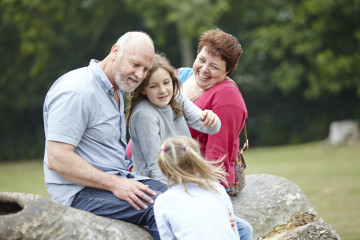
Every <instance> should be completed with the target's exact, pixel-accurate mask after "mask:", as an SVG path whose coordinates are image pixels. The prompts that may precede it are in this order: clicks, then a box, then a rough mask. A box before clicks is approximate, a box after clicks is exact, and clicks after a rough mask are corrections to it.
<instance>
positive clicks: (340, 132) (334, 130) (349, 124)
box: [328, 120, 360, 146]
mask: <svg viewBox="0 0 360 240" xmlns="http://www.w3.org/2000/svg"><path fill="white" fill-rule="evenodd" d="M349 140H351V141H355V142H358V141H359V140H360V131H359V123H358V121H356V120H342V121H334V122H332V123H331V124H330V129H329V137H328V141H329V143H330V144H331V145H333V146H337V145H339V144H343V143H345V142H346V141H349Z"/></svg>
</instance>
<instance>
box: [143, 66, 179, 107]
mask: <svg viewBox="0 0 360 240" xmlns="http://www.w3.org/2000/svg"><path fill="white" fill-rule="evenodd" d="M173 93H174V86H173V82H172V79H171V77H170V74H169V72H168V71H166V70H165V69H163V68H158V69H157V70H156V71H155V72H153V74H152V75H151V77H150V79H149V84H148V85H147V86H146V87H145V88H144V90H143V91H142V94H144V95H146V96H147V98H148V99H149V101H150V102H152V103H153V104H155V105H157V106H159V107H164V106H166V105H168V104H169V102H170V100H171V98H172V96H173Z"/></svg>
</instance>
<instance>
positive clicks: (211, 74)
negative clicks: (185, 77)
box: [193, 46, 227, 91]
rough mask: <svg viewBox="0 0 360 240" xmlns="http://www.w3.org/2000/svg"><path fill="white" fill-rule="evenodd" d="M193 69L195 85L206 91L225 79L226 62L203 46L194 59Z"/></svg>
mask: <svg viewBox="0 0 360 240" xmlns="http://www.w3.org/2000/svg"><path fill="white" fill-rule="evenodd" d="M193 71H194V77H195V80H196V83H197V85H198V86H199V87H200V88H202V89H203V90H205V91H206V90H208V89H209V88H211V87H213V86H214V85H216V84H218V83H219V82H221V81H223V80H225V78H226V74H227V72H226V62H225V61H224V60H222V59H221V57H220V56H215V55H211V54H210V53H208V52H207V51H206V46H205V47H203V48H202V49H201V51H200V52H199V53H198V55H197V57H196V59H195V62H194V64H193Z"/></svg>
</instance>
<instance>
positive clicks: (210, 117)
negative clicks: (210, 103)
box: [200, 110, 219, 128]
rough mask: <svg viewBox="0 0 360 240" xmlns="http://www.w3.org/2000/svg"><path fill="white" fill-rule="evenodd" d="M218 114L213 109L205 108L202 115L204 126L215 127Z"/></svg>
mask: <svg viewBox="0 0 360 240" xmlns="http://www.w3.org/2000/svg"><path fill="white" fill-rule="evenodd" d="M218 119H219V118H218V116H217V115H216V114H215V113H214V112H213V111H211V110H204V111H203V112H202V114H201V116H200V120H201V121H203V122H204V123H203V127H206V128H208V127H215V125H216V123H217V121H218Z"/></svg>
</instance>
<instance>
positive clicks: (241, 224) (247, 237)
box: [235, 216, 254, 240]
mask: <svg viewBox="0 0 360 240" xmlns="http://www.w3.org/2000/svg"><path fill="white" fill-rule="evenodd" d="M235 222H236V226H237V229H238V232H239V235H240V239H241V240H253V234H254V231H253V228H252V226H251V225H250V224H249V223H248V222H247V221H245V220H243V219H241V218H239V217H237V216H235Z"/></svg>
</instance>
